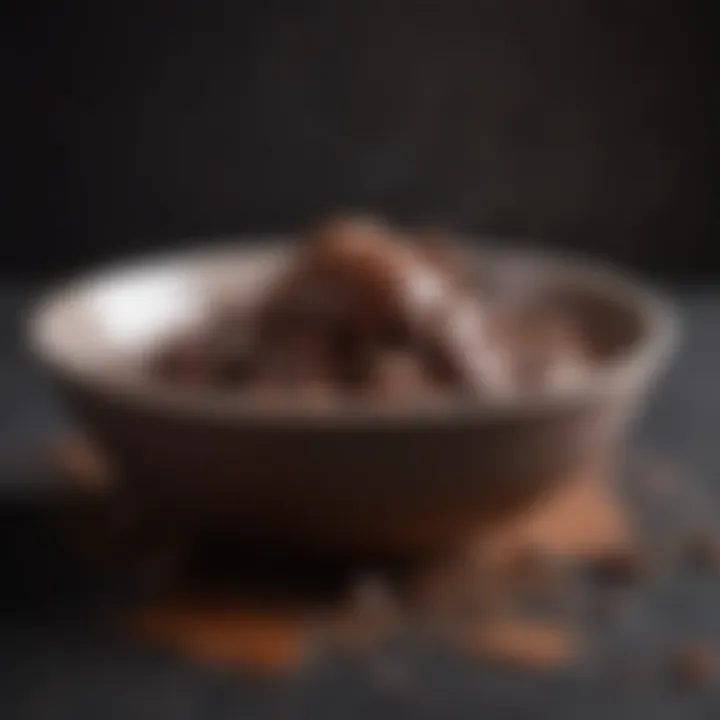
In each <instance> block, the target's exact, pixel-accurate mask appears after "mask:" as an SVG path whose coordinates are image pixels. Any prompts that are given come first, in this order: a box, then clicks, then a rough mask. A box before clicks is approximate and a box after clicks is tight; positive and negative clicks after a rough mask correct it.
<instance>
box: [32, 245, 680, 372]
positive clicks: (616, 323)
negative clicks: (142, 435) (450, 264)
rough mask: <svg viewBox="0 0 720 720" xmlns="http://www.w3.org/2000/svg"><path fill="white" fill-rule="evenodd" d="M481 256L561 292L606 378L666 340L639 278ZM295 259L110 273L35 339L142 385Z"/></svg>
mask: <svg viewBox="0 0 720 720" xmlns="http://www.w3.org/2000/svg"><path fill="white" fill-rule="evenodd" d="M473 254H474V256H475V259H476V264H477V268H478V272H479V273H481V272H482V273H484V274H485V275H487V274H488V272H489V273H490V274H493V273H495V274H496V275H497V276H498V277H503V275H506V276H508V277H510V276H512V277H514V278H515V282H519V283H520V284H521V285H522V284H525V283H530V282H532V283H541V284H544V285H546V286H547V287H548V288H550V289H551V291H552V292H553V293H555V294H557V296H558V297H560V298H561V299H562V301H563V302H564V303H565V304H566V305H567V307H568V308H569V309H570V310H571V311H572V312H573V313H574V314H575V315H576V316H577V317H578V319H579V320H580V326H581V328H582V331H583V333H584V334H585V339H586V342H587V344H588V347H589V348H590V349H591V352H592V353H593V354H594V356H595V357H596V358H597V359H598V360H599V361H600V363H601V367H602V368H603V369H604V372H605V371H610V370H612V369H616V370H619V369H620V368H621V367H622V366H624V365H626V364H627V363H628V362H630V361H632V360H633V359H635V360H637V359H638V358H639V357H640V356H641V355H642V354H643V353H647V352H648V351H649V350H652V346H657V345H658V343H660V344H662V343H663V342H665V343H667V340H668V335H669V318H668V316H667V314H666V312H665V311H664V310H663V309H661V308H660V307H659V306H658V305H657V303H656V302H655V298H654V296H653V295H652V294H651V293H647V292H645V291H642V290H641V289H640V288H639V287H638V286H637V285H636V284H635V283H634V282H632V281H627V280H624V279H621V278H620V277H618V276H616V275H615V274H614V273H611V272H610V273H609V272H607V271H603V270H598V269H597V268H595V267H593V266H586V265H584V264H583V263H576V262H570V261H567V260H561V259H556V258H551V257H545V256H536V255H528V254H525V253H513V252H489V251H483V252H480V251H477V252H474V253H473ZM288 256H289V248H288V245H287V244H282V243H281V244H264V245H259V246H251V247H248V246H246V245H242V246H225V247H219V248H213V249H211V250H203V251H196V252H187V253H177V254H174V255H170V256H165V257H160V258H157V259H150V260H144V261H140V262H135V263H131V264H128V265H125V266H122V267H117V268H110V269H109V270H107V271H104V272H100V273H98V274H96V275H93V276H91V277H89V278H86V279H83V280H80V281H78V282H76V283H74V284H72V285H70V286H69V287H66V288H65V289H62V290H60V291H59V292H56V293H54V294H51V295H50V297H49V298H48V299H46V300H45V301H43V302H42V303H41V305H40V308H39V309H38V312H37V313H36V315H35V318H34V322H33V324H32V336H33V340H34V341H35V345H36V347H37V349H38V350H39V351H40V353H41V355H42V356H43V357H44V358H45V359H46V360H47V361H49V362H50V364H51V365H53V366H54V367H55V368H56V369H58V370H61V371H65V372H71V373H73V374H74V375H75V376H79V377H89V376H92V377H94V378H95V379H97V380H99V381H100V382H103V383H110V384H113V383H117V382H120V381H122V382H140V381H141V380H143V378H142V374H141V373H139V372H138V369H139V368H138V366H139V365H140V364H141V363H142V361H143V360H144V359H145V358H146V357H147V356H148V353H151V352H153V351H154V349H155V348H156V347H157V346H158V345H159V344H162V343H163V342H164V341H166V339H167V338H168V337H169V336H171V335H172V334H174V333H176V332H178V331H180V330H183V329H189V328H192V327H194V326H198V325H201V324H202V323H203V322H204V320H205V319H206V318H207V317H208V315H209V313H211V312H212V311H213V308H215V307H216V306H217V303H218V302H225V301H231V302H233V303H237V304H240V305H243V304H246V305H247V304H248V303H249V301H250V300H251V299H252V298H253V297H255V296H256V294H257V293H258V292H260V291H261V289H262V287H263V286H264V285H266V283H267V282H268V281H269V280H270V278H271V277H272V276H273V275H274V273H276V272H277V271H278V269H280V268H281V267H282V266H283V265H284V264H285V263H286V262H287V260H288ZM657 349H658V348H657V347H656V348H655V350H657ZM145 382H147V381H145Z"/></svg>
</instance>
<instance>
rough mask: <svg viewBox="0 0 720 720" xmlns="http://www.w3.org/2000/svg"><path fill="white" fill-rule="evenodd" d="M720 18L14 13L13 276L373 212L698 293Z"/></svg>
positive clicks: (58, 8) (5, 249)
mask: <svg viewBox="0 0 720 720" xmlns="http://www.w3.org/2000/svg"><path fill="white" fill-rule="evenodd" d="M708 5H711V3H709V4H708ZM709 12H710V8H709V7H708V9H707V10H705V9H704V8H703V6H701V5H700V4H699V3H697V2H694V1H691V2H687V1H686V2H682V1H680V0H678V1H672V0H655V1H652V0H648V1H642V0H629V1H627V2H619V1H618V2H599V1H592V0H590V1H587V0H547V1H544V2H543V1H540V0H504V1H503V0H497V1H483V0H474V1H473V0H443V1H442V2H422V1H421V0H414V1H413V2H400V1H398V0H386V2H379V1H378V0H364V2H357V1H355V0H344V1H337V2H334V3H330V2H328V3H317V2H302V1H297V0H296V1H295V2H290V1H285V2H283V1H281V0H263V1H262V2H259V1H258V0H249V1H248V2H247V3H242V2H216V1H214V0H207V1H206V2H201V0H174V1H173V0H146V1H145V2H142V3H136V2H133V1H132V0H131V1H130V2H116V1H115V0H109V1H106V2H95V3H91V2H77V1H75V0H64V1H62V2H58V1H55V2H49V1H48V0H43V1H42V2H17V1H16V2H14V3H12V4H11V7H10V9H9V10H8V9H6V10H4V11H3V15H4V17H3V22H2V32H3V38H2V58H1V59H2V66H3V74H4V75H5V76H6V77H5V83H4V84H5V90H4V93H3V94H4V95H5V103H4V111H3V115H4V120H3V124H4V125H5V131H4V133H3V146H4V147H3V148H2V163H1V168H2V169H1V170H0V172H1V173H2V183H3V185H4V194H5V203H3V204H4V205H5V209H6V211H7V213H8V216H7V218H6V220H5V221H4V222H3V226H2V230H3V240H2V243H1V245H2V250H1V251H0V268H1V269H2V272H3V273H4V274H5V275H9V276H11V277H17V276H20V275H24V274H38V273H42V274H47V273H57V272H62V273H65V272H70V271H73V270H75V269H76V268H77V267H79V266H84V265H89V264H92V263H94V262H98V261H101V260H106V259H109V258H113V257H118V256H121V255H123V254H124V253H128V252H137V251H140V250H144V249H150V248H154V247H157V246H161V245H168V244H172V242H173V240H174V239H176V238H178V237H187V236H208V235H212V234H217V233H222V234H227V233H246V232H250V233H252V232H258V231H268V230H285V229H288V228H293V227H295V226H296V225H298V224H299V223H302V222H305V221H306V220H307V219H308V218H309V217H311V216H313V215H314V214H317V213H321V212H324V211H325V210H328V209H334V208H338V207H355V206H361V207H368V208H372V209H376V210H378V211H380V212H384V213H387V214H388V215H389V216H390V217H392V218H396V219H398V220H409V221H413V222H433V223H442V224H446V225H449V226H450V227H453V228H457V229H460V230H465V231H473V232H483V233H493V234H499V235H510V236H523V237H527V236H531V237H534V238H537V239H538V241H539V242H541V243H542V244H543V245H550V246H555V247H559V248H573V249H576V250H581V251H584V252H587V253H590V254H594V255H599V256H606V257H610V258H611V259H615V260H618V261H620V262H623V263H627V264H630V265H633V266H635V267H637V268H639V269H642V270H645V271H646V272H649V273H651V274H657V275H665V276H670V277H672V278H679V279H688V278H689V279H695V278H698V277H708V276H710V275H712V274H714V273H715V272H716V271H717V270H718V269H720V262H718V261H715V260H714V259H713V255H714V254H715V253H713V252H712V249H711V239H712V238H714V235H715V232H716V230H717V229H718V217H717V211H716V208H715V204H714V200H713V198H712V192H711V177H710V174H711V164H710V158H711V156H710V150H709V146H710V137H711V134H713V132H714V129H713V121H712V119H711V117H710V110H709V105H710V100H711V95H714V94H715V86H716V82H715V77H714V68H713V67H712V63H711V59H710V48H711V38H710V34H709V31H708V28H709V20H710V16H709Z"/></svg>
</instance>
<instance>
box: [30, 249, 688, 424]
mask: <svg viewBox="0 0 720 720" xmlns="http://www.w3.org/2000/svg"><path fill="white" fill-rule="evenodd" d="M471 239H472V240H474V241H475V242H473V244H472V245H471V246H469V248H468V249H469V250H470V252H471V253H472V254H473V255H475V256H476V257H478V259H480V258H481V257H483V256H485V257H488V256H494V257H497V258H501V259H503V260H512V259H513V258H515V259H516V261H521V262H524V263H527V262H529V261H538V262H541V263H544V264H546V265H548V264H549V265H550V266H551V267H553V268H554V269H555V271H557V272H561V273H564V274H566V275H567V276H568V277H573V278H574V282H584V283H587V284H588V285H589V286H592V287H595V288H597V289H598V290H599V291H600V292H602V293H604V294H605V295H606V296H607V297H612V298H614V300H615V301H617V302H620V303H621V304H625V305H626V306H628V307H632V308H634V310H635V312H636V313H637V315H638V317H639V318H640V319H641V322H642V323H643V328H642V330H641V332H640V334H639V335H640V336H639V337H638V339H637V340H636V341H635V342H633V343H632V344H631V345H630V346H629V347H628V348H627V349H625V350H623V351H622V352H620V353H618V356H617V357H615V358H613V359H612V360H611V361H608V362H607V363H605V364H604V365H603V367H602V368H599V369H598V370H597V372H594V373H593V376H592V377H591V378H590V379H589V380H588V382H587V383H586V384H584V385H583V386H582V387H580V388H577V389H576V388H573V389H571V390H568V391H564V392H554V393H552V394H538V395H524V396H522V395H518V396H516V395H511V396H508V397H503V398H488V399H483V400H482V401H481V402H478V401H477V399H474V398H457V397H454V396H450V397H439V398H433V399H432V400H428V401H423V400H418V401H417V402H409V403H402V404H386V405H383V404H382V403H347V404H342V405H332V406H324V405H317V406H314V405H313V406H310V405H303V404H296V405H293V404H292V403H291V402H288V403H280V404H267V405H260V404H257V403H254V402H252V401H250V400H249V399H248V398H246V397H243V396H242V395H240V394H238V395H232V394H229V395H228V396H224V397H221V396H218V395H213V394H208V393H197V394H196V393H192V392H178V391H177V390H176V389H173V388H167V387H164V386H162V385H159V384H153V383H148V382H137V381H135V382H133V381H132V380H131V379H129V378H127V377H125V376H122V375H118V376H112V375H110V374H106V373H92V372H88V370H87V369H86V368H81V367H79V366H78V365H77V364H73V363H72V362H67V359H66V358H62V357H61V356H60V355H59V353H58V352H56V350H57V348H55V347H53V343H52V342H51V340H50V338H49V337H48V334H47V332H45V326H46V323H47V321H48V318H49V317H50V316H51V315H52V314H53V313H54V312H56V311H57V310H58V309H59V308H61V307H62V306H63V305H64V304H65V303H67V301H68V300H69V299H70V298H72V297H76V296H78V294H82V293H86V292H88V291H90V290H91V289H92V288H93V287H94V286H96V285H97V284H98V283H99V282H102V281H103V280H107V279H111V278H113V277H115V276H119V275H123V274H126V273H127V274H132V273H133V272H137V271H141V270H144V271H148V270H156V271H157V270H160V269H161V268H163V267H167V266H168V265H174V264H175V265H177V264H179V263H193V262H198V261H200V260H201V259H202V258H206V259H209V258H211V257H213V256H216V255H217V256H222V255H227V254H228V253H233V254H236V255H240V256H241V255H251V254H265V253H267V254H268V255H269V254H270V253H273V252H276V253H285V252H287V250H288V249H289V248H291V247H293V245H296V243H297V239H296V238H295V237H294V236H277V235H268V236H263V235H260V236H228V237H223V238H215V239H213V240H212V241H211V242H210V244H205V245H203V246H202V247H200V248H198V247H187V248H183V247H181V248H180V249H175V250H164V251H160V252H155V253H143V254H140V255H136V256H134V257H132V258H130V259H125V260H121V261H117V262H112V263H108V264H106V265H104V266H102V267H100V268H98V269H95V270H91V271H90V272H86V273H83V274H81V275H79V276H78V277H76V278H75V279H72V280H70V281H69V282H68V281H66V282H63V283H59V284H58V286H56V287H54V288H51V289H50V290H48V291H46V292H45V293H43V294H42V295H41V296H40V297H39V299H38V300H37V301H36V302H35V303H34V305H33V307H32V308H31V310H30V314H29V320H28V322H27V326H26V331H27V332H26V334H27V339H28V343H29V346H30V348H31V350H32V352H33V353H34V355H35V356H36V358H37V359H38V360H39V361H40V363H41V364H42V365H43V366H44V367H45V368H46V369H47V370H49V371H50V374H51V375H53V376H55V377H56V378H57V379H59V380H60V381H62V382H64V383H66V384H67V385H69V386H70V387H77V388H81V389H83V390H85V391H87V392H90V393H92V394H94V395H102V396H106V397H111V398H113V399H115V400H117V401H121V402H123V403H130V404H132V405H135V406H136V407H143V408H145V409H146V410H151V409H153V408H154V409H156V410H160V411H166V412H169V413H171V414H173V415H176V416H178V415H180V416H188V417H190V416H192V417H196V418H197V417H200V418H203V417H205V418H207V419H212V418H220V419H230V420H236V421H238V422H241V421H244V422H269V423H272V424H281V425H282V424H292V425H295V426H296V425H298V423H302V424H307V425H308V426H313V427H315V426H317V425H322V426H323V427H326V428H343V427H348V425H349V426H352V427H354V426H358V425H368V424H369V425H377V424H381V425H382V426H385V425H387V424H392V425H417V424H428V423H429V424H431V425H434V424H438V423H440V424H443V423H447V421H448V420H452V421H459V420H463V419H464V420H475V421H476V420H479V419H484V418H487V419H493V418H501V417H513V418H518V417H526V416H532V415H535V414H548V413H550V414H552V413H556V412H559V411H562V410H564V409H565V410H573V409H579V408H582V407H587V406H588V404H592V403H594V402H597V401H605V400H606V399H607V398H608V397H609V396H611V395H613V394H616V395H617V394H627V393H628V392H632V388H633V385H634V384H635V383H639V382H640V381H641V380H642V379H643V376H648V375H654V374H655V373H656V372H658V371H659V370H661V369H662V368H663V366H664V365H665V364H666V363H667V362H668V361H669V359H670V357H671V355H672V352H673V350H674V349H675V347H676V346H677V343H678V340H679V336H680V319H679V316H678V313H677V310H676V307H675V304H674V303H673V302H672V301H671V299H670V298H669V296H667V295H666V294H665V293H663V292H661V291H660V290H659V289H657V288H655V287H652V286H650V285H648V284H646V283H645V282H643V281H642V280H641V279H639V278H638V277H637V276H635V275H634V274H632V273H630V272H628V271H626V270H625V269H622V268H618V267H616V266H614V265H610V264H608V263H606V262H602V261H598V260H596V259H592V260H589V259H588V258H586V257H582V256H578V255H574V254H571V253H565V252H563V253H556V252H549V251H545V250H537V249H527V248H523V247H520V248H518V247H513V245H512V244H510V245H508V244H507V242H506V241H505V240H503V245H504V247H503V248H500V249H498V248H497V247H493V246H492V245H489V246H488V245H486V244H484V242H482V241H486V240H488V239H487V238H484V237H480V238H478V237H477V236H476V237H475V238H471ZM478 240H480V241H481V242H477V241H478ZM492 240H493V239H492V238H491V239H490V241H492Z"/></svg>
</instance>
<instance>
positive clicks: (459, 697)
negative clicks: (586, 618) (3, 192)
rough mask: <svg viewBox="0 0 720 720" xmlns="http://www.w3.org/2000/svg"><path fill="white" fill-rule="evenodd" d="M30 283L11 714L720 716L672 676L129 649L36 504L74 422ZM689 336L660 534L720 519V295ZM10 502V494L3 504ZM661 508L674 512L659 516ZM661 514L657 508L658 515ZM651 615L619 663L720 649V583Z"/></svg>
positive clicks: (3, 543)
mask: <svg viewBox="0 0 720 720" xmlns="http://www.w3.org/2000/svg"><path fill="white" fill-rule="evenodd" d="M32 297H33V291H32V289H29V288H18V287H16V288H7V289H6V291H5V292H4V293H0V398H1V399H2V408H3V413H2V416H0V458H1V461H0V465H1V467H0V487H2V489H3V491H4V495H0V573H2V577H4V578H5V583H4V587H3V590H2V591H1V592H0V718H4V719H6V720H66V719H67V720H85V719H88V720H90V719H95V718H98V719H102V720H108V719H114V718H117V719H122V720H125V719H126V718H127V719H129V720H144V719H145V718H147V719H148V720H150V719H152V720H164V719H165V718H168V719H175V718H177V719H178V720H200V719H203V720H205V719H215V718H217V719H218V720H225V719H226V718H227V719H228V720H230V719H231V718H232V719H233V720H238V719H242V720H255V718H258V719H266V720H270V719H277V720H280V719H282V720H295V719H296V718H298V719H299V718H308V719H310V718H312V719H317V720H323V719H325V718H328V720H329V719H333V720H338V719H342V720H354V719H355V718H374V720H382V719H384V718H393V719H396V718H421V719H423V720H434V719H435V718H437V719H438V720H445V719H447V720H452V719H454V718H457V719H458V720H460V719H461V718H473V720H477V718H489V719H491V720H494V719H495V718H501V719H504V718H509V719H513V720H514V719H517V720H520V719H524V718H533V720H543V719H545V718H547V719H548V720H564V719H566V718H567V719H578V720H595V719H596V718H597V720H605V719H606V718H610V717H612V718H614V719H615V720H624V719H625V718H627V719H628V720H631V719H634V718H648V719H652V720H664V719H665V718H672V719H675V718H677V719H678V720H681V719H682V720H684V719H685V718H691V719H694V718H698V719H700V718H708V720H710V719H712V718H717V717H720V694H718V692H717V691H713V690H707V691H700V692H695V693H691V694H682V693H679V692H677V691H676V690H674V689H673V688H672V687H670V686H669V685H667V684H666V683H662V682H660V683H656V684H655V685H653V686H652V687H650V688H649V689H647V690H645V691H628V690H623V689H622V688H620V687H618V686H617V685H615V684H613V683H611V682H608V681H607V678H605V679H604V678H603V675H602V674H600V675H598V674H597V673H593V672H592V669H591V668H578V669H576V670H574V671H573V672H571V673H568V674H565V675H562V676H557V677H531V676H526V675H524V674H522V673H507V672H501V671H497V670H492V669H488V668H481V667H479V666H477V665H475V664H473V663H469V662H467V661H464V660H462V659H461V658H453V657H444V656H442V655H441V654H437V653H434V654H433V653H430V654H428V655H427V656H425V655H420V654H417V653H416V654H415V656H414V658H413V663H412V681H411V687H410V688H409V690H408V691H406V692H401V691H391V690H389V689H387V688H382V687H381V686H380V685H379V684H378V683H377V682H376V681H374V680H373V673H372V671H371V670H370V669H369V668H367V667H364V668H363V667H350V666H344V665H342V664H334V665H332V664H331V665H328V666H326V667H323V666H321V667H319V668H316V669H313V670H312V671H308V672H307V673H301V674H300V676H298V677H295V678H292V679H289V680H284V681H277V682H258V681H255V682H253V681H250V680H248V679H246V678H242V677H238V676H233V675H230V674H218V673H212V672H210V671H207V670H203V669H199V668H195V667H192V666H190V665H188V664H185V663H181V662H179V661H177V660H174V659H172V658H168V657H165V656H162V655H160V654H155V653H149V652H145V651H140V650H137V649H133V648H130V647H127V646H126V645H124V644H123V642H122V641H121V640H118V639H117V638H110V637H109V636H108V635H107V634H106V633H103V632H101V631H98V630H93V629H92V628H90V627H88V625H87V623H84V622H83V619H84V618H85V617H86V616H88V615H89V614H90V612H91V610H90V608H91V605H92V604H93V603H96V602H97V594H96V593H94V592H89V591H88V585H87V578H86V577H84V575H83V573H82V572H81V571H80V570H79V568H77V567H76V566H75V565H74V564H73V563H72V562H71V561H70V560H69V559H68V558H64V557H63V556H62V554H61V553H59V552H58V550H57V547H56V543H54V541H53V538H52V534H51V532H50V531H49V530H48V528H47V527H46V524H45V523H44V522H43V519H42V517H41V516H40V515H38V513H37V512H36V511H35V510H34V509H33V507H34V505H33V502H27V501H26V499H25V498H24V496H25V493H24V490H26V489H32V490H33V493H31V494H30V495H28V497H30V496H34V497H35V498H37V497H38V493H40V496H42V491H43V490H47V489H48V488H49V485H48V483H50V482H52V481H51V480H50V479H49V478H48V476H47V474H46V473H43V472H42V461H41V460H42V456H41V449H42V441H43V438H45V437H47V436H48V435H49V434H51V433H52V432H53V431H54V430H55V429H56V428H58V427H61V426H62V425H63V423H64V422H65V418H64V417H63V414H62V412H61V410H60V409H59V407H58V405H57V403H56V401H55V400H54V399H53V397H52V394H51V393H50V392H49V389H48V387H47V386H46V385H45V384H44V383H43V382H42V381H41V380H40V379H39V377H38V374H37V373H36V371H35V370H34V369H33V367H32V365H31V364H30V363H28V358H27V357H26V356H25V353H24V351H23V350H22V349H21V347H22V346H21V343H20V329H21V319H22V317H23V313H24V310H25V308H26V307H27V304H28V302H29V301H30V299H31V298H32ZM678 298H679V302H680V305H681V308H682V311H683V315H684V319H685V337H684V341H683V344H682V348H681V349H680V352H679V354H678V357H677V360H676V363H675V365H674V367H673V368H672V369H671V371H670V372H669V373H668V375H667V376H666V378H664V379H663V381H662V383H661V387H660V388H659V389H658V392H657V394H656V395H655V397H654V398H653V401H652V403H651V406H650V407H649V408H648V412H647V414H646V416H645V418H644V420H643V422H642V423H641V424H640V426H639V427H638V430H637V439H636V447H637V446H644V447H648V448H650V449H652V450H653V451H655V452H659V453H661V454H662V455H663V456H665V457H668V458H670V459H672V460H673V461H674V462H675V463H676V464H677V465H679V466H681V467H683V468H685V469H686V471H687V480H686V482H687V491H686V492H683V498H684V500H683V503H678V504H674V503H673V504H671V505H670V506H669V507H664V508H659V509H658V511H657V512H656V514H655V516H654V517H651V518H645V519H650V520H654V521H655V525H656V531H659V532H660V533H668V532H670V528H671V526H678V525H683V523H684V524H692V523H693V522H695V521H696V519H697V517H698V516H697V514H693V512H694V510H693V511H692V512H691V511H690V510H689V509H688V507H685V505H689V506H693V507H694V508H696V509H697V508H698V507H699V508H700V509H701V510H702V511H703V512H705V513H706V514H707V515H708V517H711V518H714V517H715V516H716V515H717V512H716V507H717V501H718V499H719V498H718V492H719V491H720V482H718V474H719V472H720V440H719V439H718V433H717V427H718V421H720V383H718V382H717V368H718V367H719V366H720V335H719V334H718V330H717V328H718V325H719V323H720V293H715V292H713V291H712V290H707V289H690V290H687V291H683V292H679V293H678ZM3 498H4V500H3ZM658 513H659V514H658ZM651 514H652V513H651ZM642 603H643V608H644V609H643V613H642V622H640V623H639V625H638V626H637V627H635V628H634V630H633V631H632V632H630V633H629V634H628V633H625V634H622V635H621V636H620V637H618V638H613V637H607V638H605V640H606V641H607V643H606V644H607V646H608V648H610V649H609V650H607V651H608V652H610V653H615V655H614V656H613V655H610V657H611V663H610V665H611V667H612V663H613V661H612V657H616V658H617V663H620V662H622V661H623V660H625V659H627V656H629V655H631V654H632V653H634V652H636V651H637V650H638V648H640V650H641V651H642V652H643V653H644V656H645V657H646V658H647V659H648V660H650V661H657V662H661V660H662V658H663V657H665V655H664V653H666V651H667V649H668V648H669V647H671V646H672V644H673V643H674V642H676V641H677V640H678V639H682V638H685V637H689V636H696V635H702V636H704V637H707V638H710V639H711V640H714V641H715V642H716V643H717V642H718V640H720V580H719V579H717V578H703V577H696V576H693V575H687V574H685V575H674V576H673V577H672V578H670V579H668V580H667V582H665V583H660V585H658V586H654V587H652V588H650V589H648V590H647V591H646V596H645V597H643V598H642Z"/></svg>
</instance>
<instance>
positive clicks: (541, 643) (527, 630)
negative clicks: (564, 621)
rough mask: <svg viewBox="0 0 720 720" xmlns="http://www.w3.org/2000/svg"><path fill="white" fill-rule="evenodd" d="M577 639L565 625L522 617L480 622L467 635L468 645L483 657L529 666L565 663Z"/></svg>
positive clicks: (571, 655)
mask: <svg viewBox="0 0 720 720" xmlns="http://www.w3.org/2000/svg"><path fill="white" fill-rule="evenodd" d="M578 644H579V642H578V638H577V637H576V635H575V634H574V633H573V632H572V631H571V630H570V629H569V628H566V627H562V626H557V625H551V624H549V623H544V622H540V621H531V620H524V619H521V618H508V619H497V620H495V621H493V622H483V623H481V625H480V627H479V628H478V629H477V630H476V631H475V632H471V633H470V635H469V648H470V650H471V651H472V652H474V653H476V654H477V655H478V656H480V657H481V658H483V659H486V660H494V661H499V662H503V663H510V664H513V665H519V666H526V667H532V668H555V667H560V666H564V665H567V664H568V663H569V662H571V661H572V659H573V658H574V657H576V655H577V651H578Z"/></svg>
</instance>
